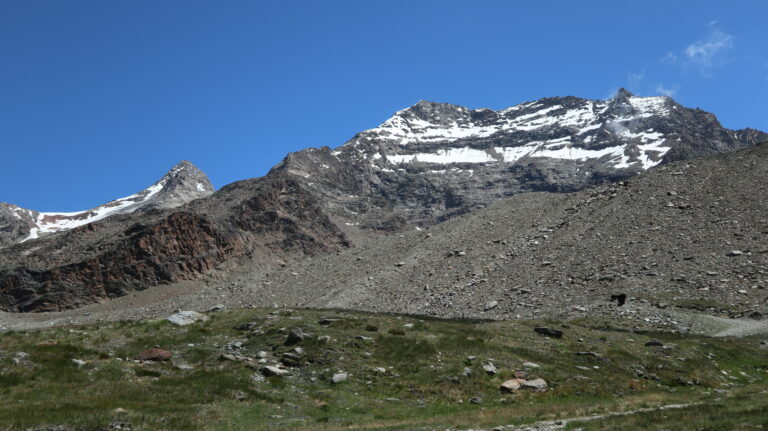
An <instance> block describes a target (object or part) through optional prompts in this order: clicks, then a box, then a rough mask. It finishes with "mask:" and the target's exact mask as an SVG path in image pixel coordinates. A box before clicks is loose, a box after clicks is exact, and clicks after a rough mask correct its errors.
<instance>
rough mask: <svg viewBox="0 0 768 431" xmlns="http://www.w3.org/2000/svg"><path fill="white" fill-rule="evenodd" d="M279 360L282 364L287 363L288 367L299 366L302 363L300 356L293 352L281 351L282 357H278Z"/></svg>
mask: <svg viewBox="0 0 768 431" xmlns="http://www.w3.org/2000/svg"><path fill="white" fill-rule="evenodd" d="M280 362H282V363H283V365H287V366H289V367H299V366H301V364H302V357H301V356H300V355H297V354H295V353H289V352H286V353H283V356H282V358H280Z"/></svg>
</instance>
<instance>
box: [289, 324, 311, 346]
mask: <svg viewBox="0 0 768 431" xmlns="http://www.w3.org/2000/svg"><path fill="white" fill-rule="evenodd" d="M311 336H312V334H310V333H309V332H306V331H304V330H303V329H301V328H296V329H292V330H291V332H289V333H288V338H286V339H285V344H286V345H288V346H290V345H293V344H298V343H301V342H302V341H304V340H305V339H307V338H309V337H311Z"/></svg>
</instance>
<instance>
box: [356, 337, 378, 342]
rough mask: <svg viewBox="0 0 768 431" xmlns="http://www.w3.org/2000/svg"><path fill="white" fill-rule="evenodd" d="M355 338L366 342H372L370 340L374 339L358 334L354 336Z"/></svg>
mask: <svg viewBox="0 0 768 431" xmlns="http://www.w3.org/2000/svg"><path fill="white" fill-rule="evenodd" d="M355 339H356V340H361V341H366V342H369V343H372V342H374V341H375V340H374V339H373V338H371V337H366V336H365V335H358V336H356V337H355Z"/></svg>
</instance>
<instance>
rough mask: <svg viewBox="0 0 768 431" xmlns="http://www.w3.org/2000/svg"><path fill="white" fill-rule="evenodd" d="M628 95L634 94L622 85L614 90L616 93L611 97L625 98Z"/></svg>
mask: <svg viewBox="0 0 768 431" xmlns="http://www.w3.org/2000/svg"><path fill="white" fill-rule="evenodd" d="M630 97H635V95H634V94H632V93H631V92H630V91H629V90H627V89H626V88H624V87H621V88H619V90H618V91H616V94H614V95H613V99H616V100H626V99H629V98H630Z"/></svg>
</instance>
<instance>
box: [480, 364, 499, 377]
mask: <svg viewBox="0 0 768 431" xmlns="http://www.w3.org/2000/svg"><path fill="white" fill-rule="evenodd" d="M483 371H485V372H486V373H488V375H490V376H492V375H494V374H496V373H498V372H499V370H498V369H496V365H493V362H488V363H486V364H483Z"/></svg>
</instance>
